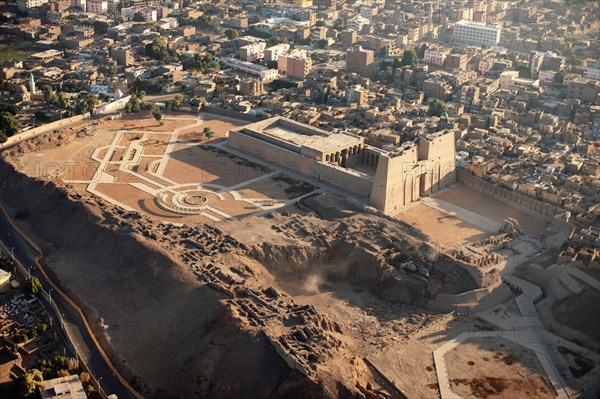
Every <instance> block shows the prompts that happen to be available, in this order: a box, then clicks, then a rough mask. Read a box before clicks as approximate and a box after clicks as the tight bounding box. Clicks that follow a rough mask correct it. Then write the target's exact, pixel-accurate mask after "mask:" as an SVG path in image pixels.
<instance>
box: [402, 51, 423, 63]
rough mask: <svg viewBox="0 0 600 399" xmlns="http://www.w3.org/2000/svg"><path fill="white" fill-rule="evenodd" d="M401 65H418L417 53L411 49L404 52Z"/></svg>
mask: <svg viewBox="0 0 600 399" xmlns="http://www.w3.org/2000/svg"><path fill="white" fill-rule="evenodd" d="M402 65H410V66H413V67H415V66H417V65H419V59H418V58H417V52H416V51H415V50H413V49H411V50H404V54H402Z"/></svg>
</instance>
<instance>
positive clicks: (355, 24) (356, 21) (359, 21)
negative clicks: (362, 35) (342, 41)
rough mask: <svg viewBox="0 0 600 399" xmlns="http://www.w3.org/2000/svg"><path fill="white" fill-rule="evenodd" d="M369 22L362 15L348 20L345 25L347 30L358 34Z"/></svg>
mask: <svg viewBox="0 0 600 399" xmlns="http://www.w3.org/2000/svg"><path fill="white" fill-rule="evenodd" d="M370 23H371V21H369V20H368V19H366V18H365V17H363V16H362V15H357V16H356V17H354V18H350V19H349V20H348V22H347V24H346V27H347V28H348V29H352V30H354V31H356V32H360V31H361V30H362V28H363V26H365V25H369V24H370Z"/></svg>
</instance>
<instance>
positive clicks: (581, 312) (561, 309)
mask: <svg viewBox="0 0 600 399" xmlns="http://www.w3.org/2000/svg"><path fill="white" fill-rule="evenodd" d="M599 309H600V292H598V291H596V290H593V289H588V290H584V291H583V292H581V293H579V294H573V295H571V296H568V297H566V298H564V299H562V300H560V301H558V302H556V303H555V304H554V306H552V313H553V315H554V318H555V319H556V320H558V321H559V322H561V323H563V324H565V325H567V326H569V327H571V328H573V329H575V330H577V331H579V332H582V333H584V334H585V335H587V337H588V338H589V339H590V340H591V341H593V342H595V343H596V344H598V343H600V339H599V338H598V330H599V329H600V311H599Z"/></svg>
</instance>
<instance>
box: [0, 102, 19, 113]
mask: <svg viewBox="0 0 600 399" xmlns="http://www.w3.org/2000/svg"><path fill="white" fill-rule="evenodd" d="M2 112H8V113H10V114H12V115H16V114H18V113H19V107H17V106H16V105H14V104H7V103H3V102H0V113H2Z"/></svg>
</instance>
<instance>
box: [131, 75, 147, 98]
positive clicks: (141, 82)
mask: <svg viewBox="0 0 600 399" xmlns="http://www.w3.org/2000/svg"><path fill="white" fill-rule="evenodd" d="M131 90H132V91H133V93H134V94H139V93H141V92H146V91H147V90H148V82H146V79H144V78H142V77H141V76H138V77H137V78H135V80H134V81H133V84H132V86H131Z"/></svg>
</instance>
